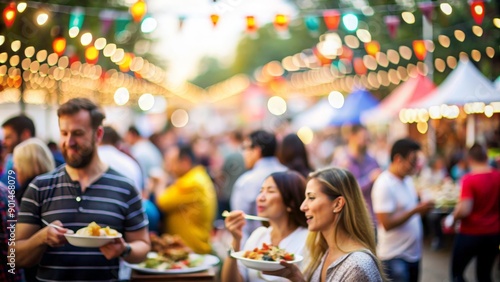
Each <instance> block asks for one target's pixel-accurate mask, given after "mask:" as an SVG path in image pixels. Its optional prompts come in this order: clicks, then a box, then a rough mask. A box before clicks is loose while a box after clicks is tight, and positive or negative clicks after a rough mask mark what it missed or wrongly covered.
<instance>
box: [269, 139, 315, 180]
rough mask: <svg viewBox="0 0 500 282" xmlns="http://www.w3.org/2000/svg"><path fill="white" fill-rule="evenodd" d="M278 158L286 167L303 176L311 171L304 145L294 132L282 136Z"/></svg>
mask: <svg viewBox="0 0 500 282" xmlns="http://www.w3.org/2000/svg"><path fill="white" fill-rule="evenodd" d="M278 159H279V160H280V162H281V163H282V164H284V165H285V166H286V167H288V168H289V169H291V170H295V171H298V172H299V173H300V174H302V176H304V177H307V176H308V175H309V173H310V172H311V171H313V169H312V167H311V165H310V164H309V158H308V155H307V150H306V146H305V145H304V143H303V142H302V140H300V138H299V136H297V134H295V133H290V134H288V135H287V136H285V138H283V141H282V142H281V144H280V146H279V150H278Z"/></svg>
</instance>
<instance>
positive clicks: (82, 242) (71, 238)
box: [64, 233, 122, 248]
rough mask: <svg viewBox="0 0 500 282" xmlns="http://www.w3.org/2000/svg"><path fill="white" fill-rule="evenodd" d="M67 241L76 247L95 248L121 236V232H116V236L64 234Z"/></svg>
mask: <svg viewBox="0 0 500 282" xmlns="http://www.w3.org/2000/svg"><path fill="white" fill-rule="evenodd" d="M64 236H65V237H66V240H68V243H70V244H71V245H73V246H77V247H89V248H97V247H101V246H104V245H106V244H107V243H109V242H112V241H113V240H114V239H116V238H121V237H122V234H120V233H118V235H117V236H102V237H101V236H83V235H77V234H69V233H66V234H64Z"/></svg>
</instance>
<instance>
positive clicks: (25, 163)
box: [13, 138, 55, 202]
mask: <svg viewBox="0 0 500 282" xmlns="http://www.w3.org/2000/svg"><path fill="white" fill-rule="evenodd" d="M13 160H14V170H15V171H16V177H17V181H18V182H19V185H20V188H19V191H18V192H17V193H16V198H17V200H18V201H19V202H21V198H22V196H23V194H24V192H25V191H26V188H27V187H28V185H29V184H30V182H31V180H33V178H35V177H36V176H38V175H40V174H43V173H46V172H49V171H51V170H53V169H54V168H55V162H54V157H53V155H52V153H51V152H50V150H49V147H47V145H45V143H44V142H43V141H42V140H40V139H38V138H30V139H27V140H25V141H23V142H21V143H19V145H17V146H16V147H15V148H14V152H13Z"/></svg>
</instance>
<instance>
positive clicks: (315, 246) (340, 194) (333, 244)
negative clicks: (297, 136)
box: [265, 168, 384, 282]
mask: <svg viewBox="0 0 500 282" xmlns="http://www.w3.org/2000/svg"><path fill="white" fill-rule="evenodd" d="M300 209H301V210H302V211H303V212H305V214H306V218H307V224H308V229H309V231H310V233H309V236H308V238H307V242H306V245H307V251H308V252H309V255H310V256H309V257H306V259H305V261H306V268H305V270H304V274H303V273H302V272H301V271H300V270H299V268H298V267H297V266H296V265H294V264H289V263H287V262H285V261H281V265H283V266H285V268H284V269H281V270H277V271H273V272H265V273H266V274H272V275H277V276H282V277H286V278H288V279H290V280H291V281H369V282H372V281H373V282H378V281H383V280H384V275H383V272H382V268H381V264H380V261H379V260H378V259H377V257H376V256H375V255H376V251H375V235H374V232H373V226H372V223H371V220H370V216H369V215H368V210H367V208H366V205H365V202H364V200H363V197H362V195H361V190H360V189H359V187H358V184H357V182H356V179H355V178H354V176H353V175H352V174H351V173H350V172H349V171H347V170H344V169H340V168H326V169H322V170H317V171H315V172H313V173H311V174H310V175H309V181H308V182H307V187H306V199H305V200H304V202H303V203H302V205H301V207H300Z"/></svg>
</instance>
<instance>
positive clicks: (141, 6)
mask: <svg viewBox="0 0 500 282" xmlns="http://www.w3.org/2000/svg"><path fill="white" fill-rule="evenodd" d="M147 11H148V7H147V6H146V2H144V0H137V2H135V3H134V5H132V6H130V15H132V18H133V19H134V22H140V21H141V20H142V18H144V16H145V15H146V12H147Z"/></svg>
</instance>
